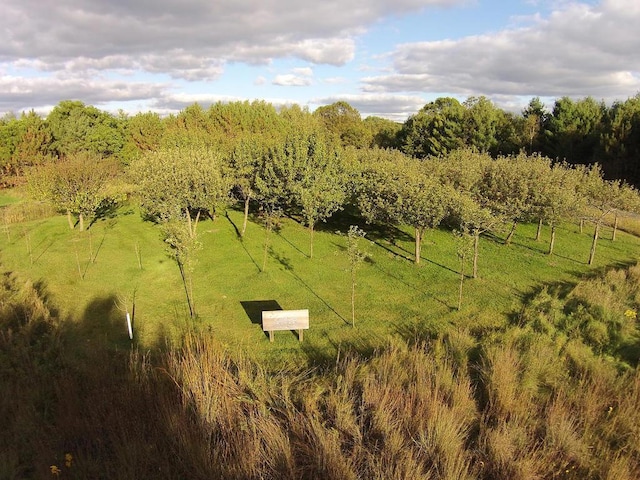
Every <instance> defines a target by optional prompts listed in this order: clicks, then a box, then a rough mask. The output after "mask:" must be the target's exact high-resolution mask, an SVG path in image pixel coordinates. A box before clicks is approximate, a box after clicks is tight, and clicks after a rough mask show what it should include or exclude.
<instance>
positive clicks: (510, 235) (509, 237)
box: [504, 220, 518, 245]
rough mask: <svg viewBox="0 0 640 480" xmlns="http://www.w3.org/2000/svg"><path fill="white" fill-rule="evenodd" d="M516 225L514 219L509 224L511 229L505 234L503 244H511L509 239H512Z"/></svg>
mask: <svg viewBox="0 0 640 480" xmlns="http://www.w3.org/2000/svg"><path fill="white" fill-rule="evenodd" d="M517 226H518V221H517V220H516V221H514V222H513V224H512V225H511V230H510V231H509V235H507V238H506V239H505V241H504V244H505V245H511V240H513V236H514V235H515V233H516V227H517Z"/></svg>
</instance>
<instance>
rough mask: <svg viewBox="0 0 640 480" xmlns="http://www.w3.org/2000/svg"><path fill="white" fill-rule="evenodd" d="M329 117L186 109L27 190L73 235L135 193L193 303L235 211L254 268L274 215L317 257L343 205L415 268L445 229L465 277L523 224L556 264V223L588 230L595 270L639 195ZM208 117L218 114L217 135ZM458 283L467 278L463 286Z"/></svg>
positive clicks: (237, 108)
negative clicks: (362, 138)
mask: <svg viewBox="0 0 640 480" xmlns="http://www.w3.org/2000/svg"><path fill="white" fill-rule="evenodd" d="M212 112H217V115H216V116H213V115H212ZM323 112H324V113H326V112H327V110H324V111H321V112H320V114H317V113H314V114H312V113H309V112H308V111H305V110H303V109H300V108H299V107H292V108H289V109H284V110H282V111H280V112H276V110H275V109H274V108H273V107H272V106H271V105H268V104H265V103H253V104H249V103H236V104H225V105H222V104H220V105H218V106H216V107H215V108H213V107H212V109H210V110H209V113H207V114H206V115H205V111H204V110H202V109H201V108H200V107H198V106H194V107H191V108H188V109H186V110H185V111H184V112H182V113H181V114H180V115H178V116H176V117H173V118H172V121H173V124H172V127H171V128H172V130H165V133H164V134H163V135H162V136H160V137H157V138H156V141H154V142H151V141H149V142H146V143H145V142H143V141H142V138H146V139H147V140H148V139H149V136H148V135H146V136H144V135H141V136H140V137H139V138H138V141H139V143H138V147H136V150H137V152H138V153H137V154H136V155H134V156H132V157H130V158H129V159H128V161H127V165H125V166H124V167H123V164H122V162H118V161H117V160H114V157H113V156H110V157H107V158H103V157H101V155H100V154H99V153H98V152H95V151H86V150H78V151H76V152H71V153H69V154H67V155H66V156H65V157H64V160H60V159H58V160H56V161H47V162H43V163H42V164H41V165H39V166H36V167H34V168H32V169H31V170H30V174H29V182H28V185H29V188H30V191H31V192H32V194H33V196H34V197H36V198H39V199H43V200H47V201H49V202H50V203H51V204H52V205H53V206H54V207H55V208H56V209H57V210H58V211H60V212H61V213H64V214H66V215H67V217H68V219H69V225H70V227H71V228H74V227H75V224H76V223H77V224H78V225H79V229H80V230H82V229H83V228H84V226H85V223H86V221H87V220H88V221H89V222H91V221H93V220H95V219H96V218H99V217H100V216H102V215H104V214H105V213H107V212H109V211H112V210H113V209H114V208H115V207H116V206H117V205H118V204H119V203H121V202H122V201H125V200H126V199H127V198H129V197H131V196H134V197H135V198H136V199H137V200H138V201H139V204H140V206H141V212H142V214H143V216H144V218H145V219H147V220H150V221H153V222H155V223H157V224H159V225H160V227H161V231H162V235H163V238H164V240H165V242H166V243H167V245H168V247H169V249H170V252H171V254H172V256H173V257H174V259H175V260H176V262H177V264H178V266H179V268H180V272H181V274H182V277H183V280H184V283H185V289H186V291H187V297H188V299H189V292H190V290H191V284H192V278H191V272H192V271H193V260H194V257H195V255H196V253H197V251H198V250H199V248H200V243H199V242H198V233H197V226H198V223H199V221H200V220H201V219H203V218H210V219H211V220H214V219H215V218H216V217H217V216H219V214H221V213H223V214H224V212H225V211H226V208H227V207H228V206H230V205H232V204H235V203H238V204H240V206H241V208H242V209H243V211H244V219H243V222H242V225H241V226H238V227H237V229H238V236H239V237H243V236H244V235H245V233H246V226H247V222H248V219H249V216H250V213H252V212H253V213H254V214H255V218H256V219H257V220H258V221H260V222H261V223H262V225H263V226H264V233H265V236H264V252H263V261H262V270H264V269H265V267H266V263H267V258H268V252H269V248H270V238H271V234H272V233H273V231H274V230H275V229H276V228H278V225H279V223H280V217H281V216H282V215H288V216H290V217H292V218H295V219H297V220H298V221H299V222H300V223H301V224H303V225H305V226H306V227H307V229H308V231H309V246H308V256H309V258H313V246H314V232H315V229H316V226H317V225H318V223H320V222H325V221H327V220H328V219H329V218H330V217H331V216H332V215H333V214H334V213H336V212H338V211H340V210H342V209H344V208H350V209H353V210H355V211H356V212H357V215H359V216H360V217H361V218H362V223H364V222H367V223H380V224H385V225H398V226H409V227H411V228H412V229H413V231H414V232H415V233H414V239H415V253H414V261H415V263H416V264H417V263H420V260H421V258H422V245H423V240H424V237H425V235H427V234H428V232H429V231H430V230H431V229H434V228H439V227H444V228H448V229H450V230H451V231H452V232H453V234H454V235H456V238H457V239H458V246H459V251H458V255H459V257H460V259H461V266H460V271H461V272H464V269H465V262H467V261H470V263H471V276H472V277H473V278H475V277H477V276H478V270H479V243H480V241H481V237H482V236H483V234H485V233H487V232H493V233H498V234H504V236H505V243H506V244H509V243H510V241H511V239H512V237H513V235H514V232H515V231H516V228H517V225H518V224H519V223H522V222H537V223H538V225H539V227H538V239H540V230H541V228H542V226H543V225H545V224H546V225H548V226H549V228H550V232H551V234H550V240H549V246H548V253H549V254H550V255H551V254H553V252H554V247H555V241H556V227H557V226H558V225H559V223H561V222H563V221H575V222H580V224H581V225H582V224H583V222H584V221H585V220H587V221H591V222H592V223H593V224H594V226H595V227H594V230H593V241H592V247H591V250H590V252H589V254H588V263H589V264H592V263H593V261H594V258H595V254H596V247H597V242H598V238H599V235H600V229H601V226H602V225H603V222H604V221H605V217H607V216H610V215H611V214H613V216H614V217H615V219H616V220H615V223H616V225H617V218H618V216H619V215H625V214H627V213H628V212H637V211H640V197H639V196H638V192H637V191H636V190H635V189H634V188H633V187H631V186H630V185H628V184H627V183H625V182H622V181H620V180H607V179H605V176H604V174H603V170H602V168H601V167H600V166H599V165H598V164H593V165H571V164H569V163H567V162H559V161H553V160H551V159H549V158H548V157H544V156H541V155H539V154H537V153H533V154H530V153H526V152H525V151H521V152H520V153H518V154H511V155H498V156H497V157H493V156H492V155H491V153H490V152H488V151H482V150H481V149H479V148H471V147H465V146H457V147H456V148H452V149H451V150H449V151H443V152H441V153H440V154H438V155H428V156H425V157H423V158H421V157H419V156H418V155H410V154H408V153H405V152H403V151H401V150H400V149H394V148H379V147H377V146H373V147H372V146H359V147H357V146H355V145H352V144H350V141H347V140H348V138H349V137H343V136H341V135H340V132H339V131H336V130H334V129H333V127H335V125H336V124H337V123H338V122H336V121H333V120H332V121H328V120H327V118H326V117H324V116H323V115H324V113H323ZM334 113H335V112H334ZM340 115H342V114H340ZM342 116H344V115H342ZM145 118H146V117H145ZM148 118H157V117H155V116H153V115H151V116H149V117H148ZM204 118H209V119H211V118H215V121H216V123H215V124H216V125H217V127H215V128H214V127H212V126H211V125H213V123H212V122H204V120H203V119H204ZM354 118H355V116H354ZM158 120H159V119H158ZM410 120H411V119H410ZM162 122H167V120H162V121H161V123H162ZM129 125H131V124H129ZM165 128H167V127H166V125H165ZM343 130H346V129H343ZM138 131H139V132H142V131H143V129H141V128H138ZM400 132H402V130H400ZM345 138H346V139H347V140H345ZM169 139H170V141H167V140H169ZM101 145H102V144H101ZM74 218H75V219H76V220H75V221H74ZM614 235H615V230H614ZM585 258H586V252H585ZM464 279H465V275H464V274H462V275H461V281H460V288H461V291H462V283H463V281H464ZM191 300H192V299H189V303H190V309H191V313H192V316H193V315H195V312H194V310H193V305H192V301H191Z"/></svg>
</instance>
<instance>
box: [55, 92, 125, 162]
mask: <svg viewBox="0 0 640 480" xmlns="http://www.w3.org/2000/svg"><path fill="white" fill-rule="evenodd" d="M47 124H48V125H49V128H50V129H51V134H52V138H53V141H52V145H51V148H52V151H53V152H54V153H55V154H56V155H57V156H59V157H67V156H70V155H74V154H78V153H80V152H90V153H92V154H94V155H98V156H101V157H109V156H112V155H118V154H119V153H120V151H121V150H122V148H123V146H124V134H123V131H122V128H121V124H120V122H119V121H118V119H117V118H115V117H113V116H112V115H110V114H108V113H106V112H102V111H100V110H98V109H97V108H95V107H92V106H85V104H84V103H82V102H80V101H75V100H63V101H62V102H60V103H59V104H58V105H56V106H55V107H54V109H53V110H52V111H51V113H49V115H48V116H47Z"/></svg>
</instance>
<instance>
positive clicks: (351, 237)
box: [347, 225, 369, 327]
mask: <svg viewBox="0 0 640 480" xmlns="http://www.w3.org/2000/svg"><path fill="white" fill-rule="evenodd" d="M364 236H365V232H364V231H363V230H361V229H360V228H359V227H358V226H357V225H350V226H349V231H348V232H347V257H348V258H349V273H350V275H351V326H352V327H355V326H356V274H357V271H358V269H359V268H360V265H361V264H362V262H364V261H365V260H366V259H367V258H368V257H369V254H368V253H367V252H365V251H364V250H362V248H361V246H360V243H361V240H362V239H363V238H364Z"/></svg>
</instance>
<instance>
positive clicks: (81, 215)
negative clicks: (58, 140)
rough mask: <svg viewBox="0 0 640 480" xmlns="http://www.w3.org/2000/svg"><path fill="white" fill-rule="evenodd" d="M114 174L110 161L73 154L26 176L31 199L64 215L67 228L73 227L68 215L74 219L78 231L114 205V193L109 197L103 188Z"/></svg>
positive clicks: (115, 197) (40, 167)
mask: <svg viewBox="0 0 640 480" xmlns="http://www.w3.org/2000/svg"><path fill="white" fill-rule="evenodd" d="M117 171H118V170H117V165H116V164H115V162H113V161H111V160H103V159H101V158H99V157H97V156H96V155H92V154H88V153H77V154H74V155H71V156H70V157H68V159H67V160H64V161H60V162H55V163H47V164H44V165H42V166H39V167H36V168H35V169H34V170H32V172H31V174H30V176H29V187H30V191H31V193H32V195H33V196H34V197H35V198H37V199H41V200H45V201H47V202H49V203H50V204H51V205H53V207H54V208H55V209H56V210H58V211H59V212H61V213H66V215H67V220H68V222H69V228H70V229H73V227H74V222H73V220H72V216H76V217H77V218H78V225H79V229H80V231H82V230H84V225H85V220H87V219H91V218H94V217H95V216H96V215H97V214H98V213H99V212H100V210H101V209H103V208H105V207H106V206H108V204H113V203H114V202H117V200H118V199H117V194H115V195H114V194H110V193H111V192H108V190H107V188H106V187H107V184H108V182H109V181H111V180H112V179H113V178H115V176H116V174H117Z"/></svg>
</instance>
